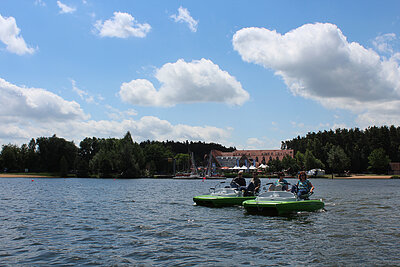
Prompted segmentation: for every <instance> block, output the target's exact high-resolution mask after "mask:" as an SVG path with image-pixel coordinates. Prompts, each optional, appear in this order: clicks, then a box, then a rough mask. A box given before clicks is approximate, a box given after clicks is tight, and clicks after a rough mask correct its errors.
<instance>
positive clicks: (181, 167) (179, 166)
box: [174, 153, 190, 171]
mask: <svg viewBox="0 0 400 267" xmlns="http://www.w3.org/2000/svg"><path fill="white" fill-rule="evenodd" d="M174 158H175V161H176V171H186V170H188V169H189V168H190V165H189V161H190V157H189V154H183V153H179V154H177V155H175V157H174Z"/></svg>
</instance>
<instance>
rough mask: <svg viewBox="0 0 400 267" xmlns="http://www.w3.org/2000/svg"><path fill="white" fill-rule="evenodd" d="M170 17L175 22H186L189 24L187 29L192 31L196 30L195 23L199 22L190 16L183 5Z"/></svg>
mask: <svg viewBox="0 0 400 267" xmlns="http://www.w3.org/2000/svg"><path fill="white" fill-rule="evenodd" d="M171 18H173V19H174V21H175V22H181V23H187V24H188V26H189V29H190V30H191V31H192V32H196V31H197V24H198V23H199V21H198V20H195V19H193V18H192V17H191V16H190V12H189V11H188V10H187V9H186V8H183V7H179V8H178V15H175V14H174V15H172V16H171Z"/></svg>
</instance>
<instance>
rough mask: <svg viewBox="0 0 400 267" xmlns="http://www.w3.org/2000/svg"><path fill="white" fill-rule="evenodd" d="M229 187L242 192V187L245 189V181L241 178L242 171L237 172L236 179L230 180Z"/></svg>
mask: <svg viewBox="0 0 400 267" xmlns="http://www.w3.org/2000/svg"><path fill="white" fill-rule="evenodd" d="M231 187H232V188H238V189H239V190H242V189H243V187H244V188H246V179H244V178H243V171H239V173H238V177H236V178H233V179H232V181H231Z"/></svg>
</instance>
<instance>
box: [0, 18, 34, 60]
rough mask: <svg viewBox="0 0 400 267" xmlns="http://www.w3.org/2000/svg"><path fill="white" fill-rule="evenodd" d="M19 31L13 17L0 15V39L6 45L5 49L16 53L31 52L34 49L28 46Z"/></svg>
mask: <svg viewBox="0 0 400 267" xmlns="http://www.w3.org/2000/svg"><path fill="white" fill-rule="evenodd" d="M20 31H21V30H20V29H19V28H18V27H17V22H16V21H15V18H13V17H8V18H7V17H3V16H1V15H0V41H1V42H2V43H4V44H5V45H6V46H7V51H9V52H11V53H15V54H17V55H23V54H33V53H34V52H35V49H33V48H31V47H28V45H27V44H26V43H25V40H24V38H22V36H20Z"/></svg>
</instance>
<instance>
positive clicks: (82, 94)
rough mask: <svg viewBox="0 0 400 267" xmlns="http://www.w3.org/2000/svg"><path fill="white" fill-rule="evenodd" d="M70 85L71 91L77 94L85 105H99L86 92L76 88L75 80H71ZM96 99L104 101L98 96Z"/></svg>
mask: <svg viewBox="0 0 400 267" xmlns="http://www.w3.org/2000/svg"><path fill="white" fill-rule="evenodd" d="M71 83H72V91H74V92H75V93H77V94H78V95H79V97H80V98H81V99H84V100H85V101H86V103H94V104H99V103H97V102H96V101H95V97H94V96H93V95H91V94H89V93H88V92H87V91H84V90H81V89H80V88H78V86H77V85H76V81H75V80H73V79H71ZM97 99H98V100H100V101H102V100H104V98H103V97H102V96H100V95H99V96H97Z"/></svg>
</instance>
